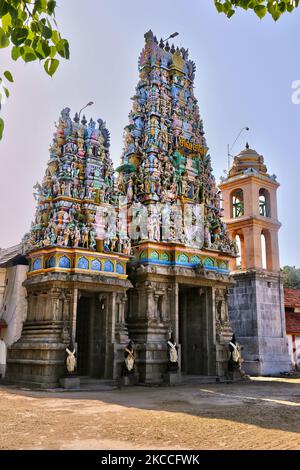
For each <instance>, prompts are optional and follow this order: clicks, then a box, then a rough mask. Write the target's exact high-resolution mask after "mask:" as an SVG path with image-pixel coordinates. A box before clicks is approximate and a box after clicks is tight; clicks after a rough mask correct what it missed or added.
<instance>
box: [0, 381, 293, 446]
mask: <svg viewBox="0 0 300 470" xmlns="http://www.w3.org/2000/svg"><path fill="white" fill-rule="evenodd" d="M299 433H300V379H294V380H290V379H285V380H284V379H282V380H278V381H277V380H270V379H266V380H255V381H251V382H250V383H245V384H232V385H220V384H216V385H206V386H189V387H183V386H182V387H170V388H167V387H166V388H164V387H155V388H148V387H131V388H127V389H124V390H115V391H111V392H85V393H81V392H74V393H60V394H58V393H47V392H29V391H22V390H16V389H11V388H7V387H4V386H1V387H0V449H151V448H152V449H172V448H177V449H300V434H299Z"/></svg>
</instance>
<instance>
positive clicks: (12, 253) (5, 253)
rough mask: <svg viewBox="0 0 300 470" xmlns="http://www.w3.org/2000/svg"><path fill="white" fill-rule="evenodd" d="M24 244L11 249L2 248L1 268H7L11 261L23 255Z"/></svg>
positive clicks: (0, 255)
mask: <svg viewBox="0 0 300 470" xmlns="http://www.w3.org/2000/svg"><path fill="white" fill-rule="evenodd" d="M22 249H23V246H22V243H19V244H18V245H14V246H10V247H9V248H3V249H1V248H0V266H5V265H6V264H7V263H9V261H11V260H13V259H14V258H16V257H17V256H18V255H21V254H22Z"/></svg>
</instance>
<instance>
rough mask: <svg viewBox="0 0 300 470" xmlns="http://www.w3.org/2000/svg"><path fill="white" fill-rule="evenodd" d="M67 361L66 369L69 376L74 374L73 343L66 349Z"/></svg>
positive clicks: (74, 357)
mask: <svg viewBox="0 0 300 470" xmlns="http://www.w3.org/2000/svg"><path fill="white" fill-rule="evenodd" d="M66 353H67V359H66V367H67V371H68V373H69V374H74V373H75V371H76V363H77V361H76V356H75V354H76V350H75V346H74V344H73V343H70V345H69V346H68V347H67V348H66Z"/></svg>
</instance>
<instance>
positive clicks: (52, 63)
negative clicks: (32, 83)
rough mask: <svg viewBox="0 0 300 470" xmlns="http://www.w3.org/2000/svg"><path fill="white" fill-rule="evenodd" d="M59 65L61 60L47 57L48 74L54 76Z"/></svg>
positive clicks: (46, 67) (46, 68)
mask: <svg viewBox="0 0 300 470" xmlns="http://www.w3.org/2000/svg"><path fill="white" fill-rule="evenodd" d="M58 66H59V60H57V59H47V60H46V62H45V64H44V69H45V70H46V72H47V74H48V75H50V77H52V75H53V74H54V73H55V72H56V70H57V67H58Z"/></svg>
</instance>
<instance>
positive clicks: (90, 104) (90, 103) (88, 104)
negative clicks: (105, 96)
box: [78, 101, 94, 121]
mask: <svg viewBox="0 0 300 470" xmlns="http://www.w3.org/2000/svg"><path fill="white" fill-rule="evenodd" d="M92 104H94V102H93V101H89V102H88V103H87V104H86V105H85V106H84V107H83V108H81V110H80V111H79V115H78V120H79V121H80V114H81V111H83V110H84V109H85V108H87V107H88V106H92Z"/></svg>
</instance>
